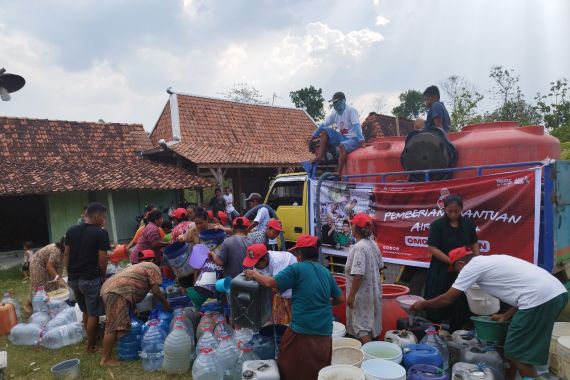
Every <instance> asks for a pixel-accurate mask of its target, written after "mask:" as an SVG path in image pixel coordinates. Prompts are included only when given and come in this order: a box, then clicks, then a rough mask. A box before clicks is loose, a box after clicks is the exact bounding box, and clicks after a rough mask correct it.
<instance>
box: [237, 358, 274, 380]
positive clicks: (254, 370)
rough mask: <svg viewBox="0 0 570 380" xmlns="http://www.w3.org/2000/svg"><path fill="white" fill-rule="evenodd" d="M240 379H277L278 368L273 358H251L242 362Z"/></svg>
mask: <svg viewBox="0 0 570 380" xmlns="http://www.w3.org/2000/svg"><path fill="white" fill-rule="evenodd" d="M241 369H242V373H241V376H242V379H247V380H279V379H280V377H279V368H278V367H277V362H276V361H275V360H253V361H247V362H244V363H243V366H242V367H241Z"/></svg>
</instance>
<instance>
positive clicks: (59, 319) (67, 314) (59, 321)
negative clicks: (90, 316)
mask: <svg viewBox="0 0 570 380" xmlns="http://www.w3.org/2000/svg"><path fill="white" fill-rule="evenodd" d="M73 322H79V321H78V320H77V316H76V315H75V309H74V308H72V307H68V308H67V309H65V310H63V311H61V312H59V313H58V314H57V315H56V316H55V317H54V318H53V319H51V320H50V321H49V322H48V323H47V324H46V329H48V330H49V329H52V328H54V327H59V326H65V325H68V324H70V323H73Z"/></svg>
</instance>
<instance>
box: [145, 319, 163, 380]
mask: <svg viewBox="0 0 570 380" xmlns="http://www.w3.org/2000/svg"><path fill="white" fill-rule="evenodd" d="M165 339H166V334H165V332H164V330H162V329H161V328H160V326H159V322H158V321H157V320H153V321H151V322H150V324H149V326H148V330H147V332H146V333H145V334H144V335H143V338H142V343H141V348H142V352H141V355H140V356H141V359H142V367H143V369H144V370H145V371H147V372H150V371H158V370H160V369H161V368H162V358H163V350H164V340H165Z"/></svg>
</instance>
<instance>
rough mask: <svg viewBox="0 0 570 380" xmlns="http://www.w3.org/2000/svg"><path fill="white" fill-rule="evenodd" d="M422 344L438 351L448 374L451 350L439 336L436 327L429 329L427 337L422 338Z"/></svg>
mask: <svg viewBox="0 0 570 380" xmlns="http://www.w3.org/2000/svg"><path fill="white" fill-rule="evenodd" d="M420 344H427V345H429V346H432V347H434V348H435V349H437V350H438V351H439V353H440V354H441V358H442V359H443V370H444V371H446V372H448V371H449V350H448V348H447V343H446V342H445V340H443V338H441V337H440V336H439V334H438V332H437V330H436V328H435V326H430V327H428V328H427V330H426V335H425V336H424V337H423V338H422V340H421V341H420Z"/></svg>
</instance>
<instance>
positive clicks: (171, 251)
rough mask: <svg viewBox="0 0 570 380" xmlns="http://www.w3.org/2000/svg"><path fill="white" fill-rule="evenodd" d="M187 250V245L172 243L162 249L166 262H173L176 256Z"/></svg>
mask: <svg viewBox="0 0 570 380" xmlns="http://www.w3.org/2000/svg"><path fill="white" fill-rule="evenodd" d="M187 250H188V244H186V243H178V242H176V243H172V244H170V245H169V246H168V247H166V248H164V256H166V258H167V259H168V260H174V259H176V258H177V257H178V256H180V255H183V254H184V253H186V251H187Z"/></svg>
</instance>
